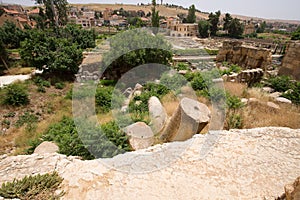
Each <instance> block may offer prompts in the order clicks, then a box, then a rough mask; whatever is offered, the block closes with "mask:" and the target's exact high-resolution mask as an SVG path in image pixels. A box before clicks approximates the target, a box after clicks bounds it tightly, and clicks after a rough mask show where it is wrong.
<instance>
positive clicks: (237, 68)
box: [220, 64, 242, 75]
mask: <svg viewBox="0 0 300 200" xmlns="http://www.w3.org/2000/svg"><path fill="white" fill-rule="evenodd" d="M240 71H242V68H241V67H240V66H238V65H234V64H233V65H230V66H229V69H227V70H220V74H221V75H224V74H227V75H230V74H232V73H239V72H240Z"/></svg>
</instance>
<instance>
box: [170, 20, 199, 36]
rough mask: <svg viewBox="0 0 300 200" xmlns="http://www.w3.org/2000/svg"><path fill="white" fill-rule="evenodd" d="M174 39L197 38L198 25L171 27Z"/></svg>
mask: <svg viewBox="0 0 300 200" xmlns="http://www.w3.org/2000/svg"><path fill="white" fill-rule="evenodd" d="M170 29H171V31H170V35H171V36H173V37H195V36H197V35H198V24H196V23H194V24H177V25H175V26H171V27H170Z"/></svg>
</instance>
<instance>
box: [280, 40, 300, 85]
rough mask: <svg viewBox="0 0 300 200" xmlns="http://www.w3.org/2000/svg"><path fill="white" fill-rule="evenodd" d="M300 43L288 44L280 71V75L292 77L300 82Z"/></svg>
mask: <svg viewBox="0 0 300 200" xmlns="http://www.w3.org/2000/svg"><path fill="white" fill-rule="evenodd" d="M299 55H300V42H291V43H289V44H288V46H287V49H286V53H285V56H284V57H283V60H282V65H281V67H280V69H279V72H278V73H279V75H288V76H292V77H293V78H294V79H296V80H298V81H300V56H299Z"/></svg>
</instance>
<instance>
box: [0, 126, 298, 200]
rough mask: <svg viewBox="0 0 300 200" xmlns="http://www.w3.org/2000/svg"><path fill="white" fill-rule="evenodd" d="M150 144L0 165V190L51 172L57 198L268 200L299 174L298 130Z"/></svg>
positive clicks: (268, 130)
mask: <svg viewBox="0 0 300 200" xmlns="http://www.w3.org/2000/svg"><path fill="white" fill-rule="evenodd" d="M217 134H218V136H219V140H218V142H217V143H216V144H214V145H213V147H212V148H211V150H210V151H209V153H208V154H207V155H206V156H204V157H203V155H201V149H202V147H203V145H205V144H209V138H210V137H209V136H211V134H210V135H195V136H194V137H193V138H192V139H190V140H188V141H185V142H173V143H167V144H162V145H156V146H153V147H150V148H148V149H143V150H138V151H135V152H130V153H126V154H121V155H118V156H116V157H114V158H111V159H98V160H91V161H82V160H78V159H76V158H73V157H66V156H63V155H60V154H56V153H54V154H45V155H43V156H41V155H37V154H33V155H26V156H14V157H4V158H3V159H0V184H1V183H2V182H5V181H12V180H13V179H14V178H22V177H24V176H25V175H30V174H36V173H46V172H52V171H53V170H57V171H58V172H59V174H60V175H61V176H62V177H63V178H64V181H63V183H62V185H61V189H62V190H64V191H65V192H66V194H65V195H64V197H63V199H105V200H106V199H108V200H110V199H112V200H113V199H137V200H138V199H166V200H167V199H233V200H235V199H236V200H239V199H254V200H262V199H267V200H271V199H272V200H274V199H275V198H276V197H278V196H280V195H282V194H283V193H284V186H285V185H286V184H287V183H293V182H294V181H295V179H296V178H297V177H299V174H300V129H298V130H293V129H289V128H273V127H268V128H256V129H249V130H231V131H220V132H219V133H217Z"/></svg>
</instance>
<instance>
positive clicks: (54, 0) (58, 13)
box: [36, 0, 68, 27]
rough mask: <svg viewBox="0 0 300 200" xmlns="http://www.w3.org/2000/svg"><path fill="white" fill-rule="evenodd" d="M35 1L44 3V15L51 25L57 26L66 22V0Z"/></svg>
mask: <svg viewBox="0 0 300 200" xmlns="http://www.w3.org/2000/svg"><path fill="white" fill-rule="evenodd" d="M36 3H38V4H44V6H45V8H46V16H47V18H48V19H49V21H50V23H51V25H52V26H56V27H58V26H64V25H66V24H67V21H68V16H67V9H68V2H67V0H36Z"/></svg>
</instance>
